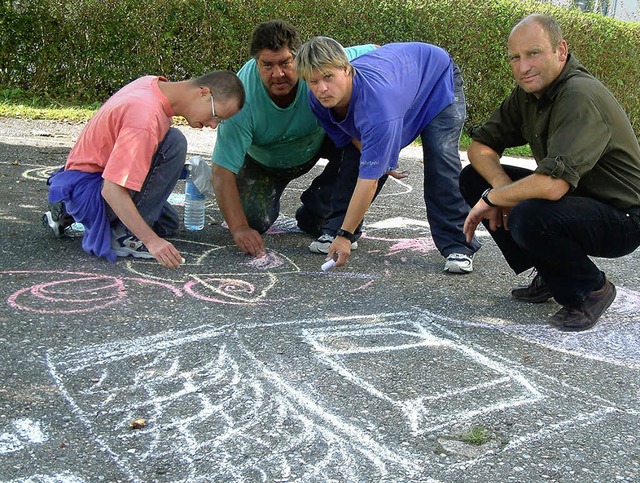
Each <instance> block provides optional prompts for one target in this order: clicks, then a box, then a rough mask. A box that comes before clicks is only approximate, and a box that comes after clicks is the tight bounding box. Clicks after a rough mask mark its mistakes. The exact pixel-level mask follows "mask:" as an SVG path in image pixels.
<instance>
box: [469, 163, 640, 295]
mask: <svg viewBox="0 0 640 483" xmlns="http://www.w3.org/2000/svg"><path fill="white" fill-rule="evenodd" d="M503 168H504V170H505V171H506V173H507V174H508V175H509V177H510V178H511V179H512V180H513V181H516V180H518V179H521V178H524V177H525V176H528V175H530V174H531V173H532V171H530V170H528V169H524V168H519V167H515V166H508V165H503ZM488 187H489V184H488V183H487V182H486V181H485V180H484V178H482V177H481V176H480V175H479V174H478V173H477V172H476V171H475V169H473V167H471V166H467V167H466V168H465V169H464V170H463V171H462V175H461V177H460V190H461V191H462V194H463V196H464V197H465V199H466V200H467V202H468V203H469V204H470V205H474V204H475V203H477V202H478V200H479V199H480V196H481V194H482V192H483V191H484V190H485V189H487V188H488ZM483 223H484V225H485V227H487V229H489V226H488V224H487V223H486V222H483ZM508 228H509V230H505V229H503V228H498V229H497V230H496V231H491V230H489V233H490V234H491V236H492V237H493V239H494V240H495V242H496V244H497V245H498V248H500V250H501V251H502V253H503V255H504V257H505V259H506V261H507V263H508V264H509V266H510V267H511V268H512V269H513V270H514V272H516V273H521V272H523V271H525V270H527V269H529V268H531V267H535V268H536V269H537V270H538V272H539V273H540V275H541V276H542V278H543V279H544V281H545V282H546V283H547V285H548V286H549V290H550V291H551V294H552V295H553V297H554V298H555V299H556V302H558V303H559V304H562V305H574V304H578V303H580V302H582V301H583V300H584V299H585V298H586V297H587V295H589V294H590V293H591V292H592V291H594V290H597V289H598V288H600V287H601V286H602V283H603V281H604V274H603V272H602V271H600V269H599V268H598V267H597V266H596V265H595V263H593V261H592V260H591V259H590V258H589V256H594V257H603V258H617V257H621V256H623V255H627V254H629V253H631V252H633V251H634V250H635V249H636V248H637V247H638V246H640V207H635V208H631V209H628V210H620V209H617V208H614V207H612V206H610V205H608V204H605V203H602V202H600V201H597V200H595V199H592V198H585V197H580V196H571V195H567V196H564V197H563V198H561V199H560V200H558V201H549V200H542V199H529V200H526V201H523V202H522V203H520V204H518V205H516V206H515V207H513V208H512V209H511V210H510V212H509V224H508Z"/></svg>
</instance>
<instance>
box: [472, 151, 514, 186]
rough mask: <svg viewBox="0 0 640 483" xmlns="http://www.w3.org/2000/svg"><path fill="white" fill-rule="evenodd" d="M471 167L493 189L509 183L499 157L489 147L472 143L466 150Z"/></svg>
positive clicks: (509, 180) (509, 179)
mask: <svg viewBox="0 0 640 483" xmlns="http://www.w3.org/2000/svg"><path fill="white" fill-rule="evenodd" d="M467 155H468V156H469V161H470V162H471V166H473V169H475V170H476V171H477V172H478V174H479V175H480V176H482V177H483V178H484V179H485V180H487V182H488V183H489V184H490V185H491V186H492V187H494V188H498V187H500V186H504V185H507V184H510V183H511V178H510V177H509V175H507V173H506V172H505V170H504V169H503V168H502V165H501V164H500V156H499V155H498V153H496V152H495V151H494V150H493V149H491V148H490V147H488V146H486V145H484V144H482V143H479V142H477V141H473V142H472V143H471V145H470V146H469V149H468V150H467Z"/></svg>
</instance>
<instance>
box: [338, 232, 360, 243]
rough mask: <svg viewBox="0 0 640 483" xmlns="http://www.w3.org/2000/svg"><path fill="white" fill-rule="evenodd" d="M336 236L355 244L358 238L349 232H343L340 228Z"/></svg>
mask: <svg viewBox="0 0 640 483" xmlns="http://www.w3.org/2000/svg"><path fill="white" fill-rule="evenodd" d="M336 236H341V237H343V238H346V239H347V240H349V241H350V242H351V243H353V242H354V240H355V239H356V236H355V235H354V234H353V233H351V232H350V231H347V230H343V229H342V228H339V229H337V230H336Z"/></svg>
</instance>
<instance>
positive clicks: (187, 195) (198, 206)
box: [184, 173, 205, 231]
mask: <svg viewBox="0 0 640 483" xmlns="http://www.w3.org/2000/svg"><path fill="white" fill-rule="evenodd" d="M204 203H205V200H204V195H203V194H202V193H200V191H198V188H196V185H195V184H194V183H193V179H191V173H189V174H188V175H187V179H186V181H185V189H184V227H185V228H186V229H187V230H192V231H195V230H202V229H203V228H204Z"/></svg>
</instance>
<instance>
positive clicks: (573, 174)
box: [535, 156, 580, 189]
mask: <svg viewBox="0 0 640 483" xmlns="http://www.w3.org/2000/svg"><path fill="white" fill-rule="evenodd" d="M535 173H538V174H544V175H547V176H550V177H552V178H555V179H563V180H565V181H566V182H567V183H569V185H571V188H572V189H575V188H576V187H577V186H578V182H579V181H580V174H579V173H578V172H577V171H576V170H575V169H574V168H573V167H571V166H569V165H568V164H567V163H566V161H565V159H564V158H563V157H562V156H556V157H555V158H544V159H543V160H542V161H540V162H539V163H538V167H537V168H536V170H535Z"/></svg>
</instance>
